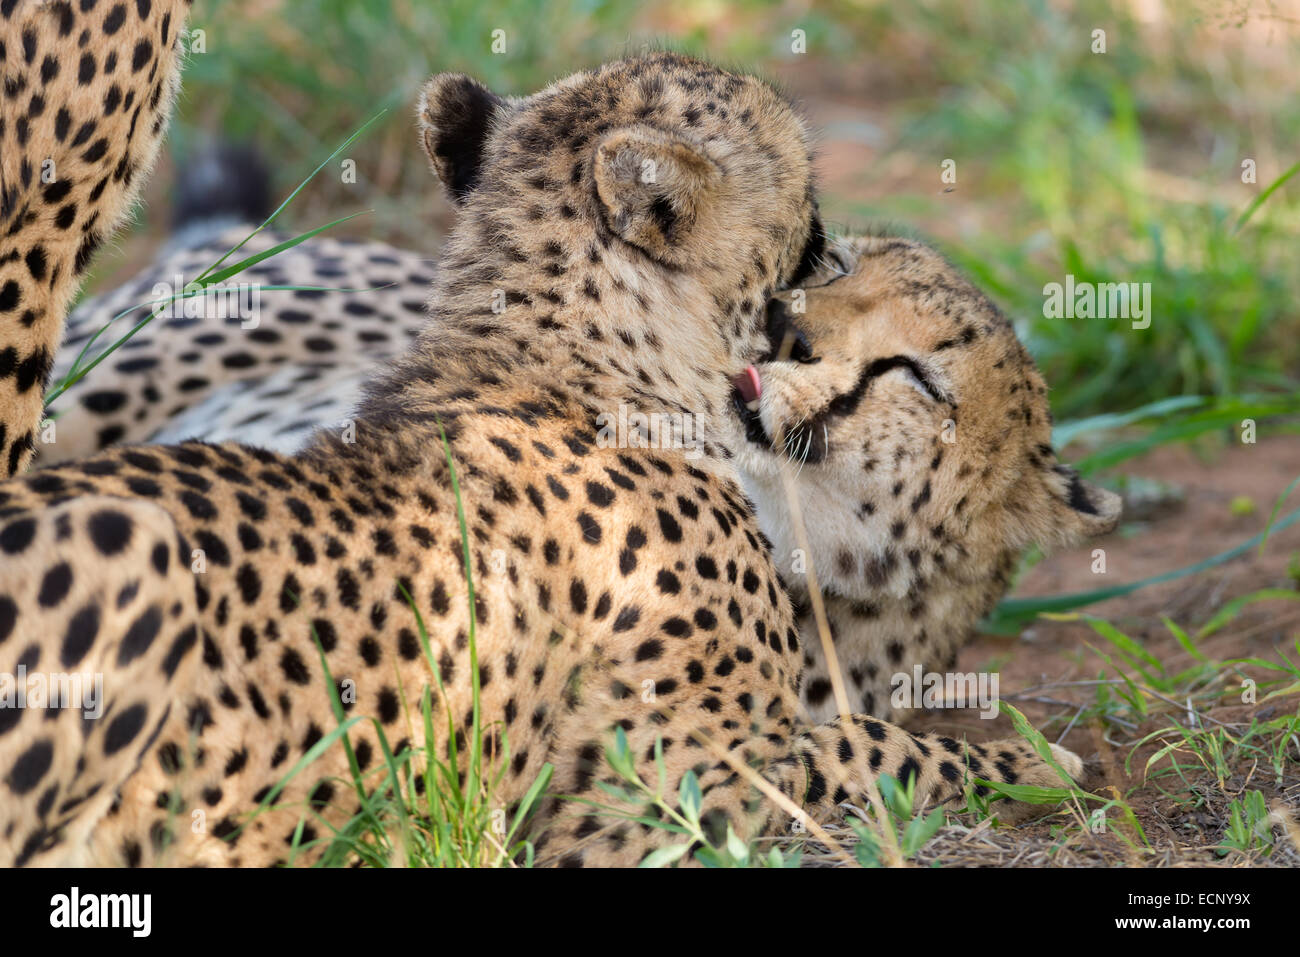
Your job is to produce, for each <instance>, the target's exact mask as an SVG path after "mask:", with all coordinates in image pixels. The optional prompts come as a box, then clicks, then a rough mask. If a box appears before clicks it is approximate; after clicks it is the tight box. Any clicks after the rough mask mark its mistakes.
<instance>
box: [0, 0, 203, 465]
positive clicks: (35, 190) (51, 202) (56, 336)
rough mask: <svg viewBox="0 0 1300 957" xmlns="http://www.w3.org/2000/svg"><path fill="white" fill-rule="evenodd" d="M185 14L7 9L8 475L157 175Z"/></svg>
mask: <svg viewBox="0 0 1300 957" xmlns="http://www.w3.org/2000/svg"><path fill="white" fill-rule="evenodd" d="M188 13H189V4H188V3H181V2H170V0H131V2H127V0H122V2H117V3H113V2H109V0H100V2H95V0H81V2H70V0H56V2H46V0H11V2H6V3H3V4H0V78H2V84H0V323H3V325H4V327H5V329H6V332H5V334H4V343H3V348H0V475H4V476H9V475H15V474H18V473H19V472H21V471H22V470H23V468H24V467H25V466H26V465H27V463H28V461H29V460H30V459H31V455H32V450H33V448H34V444H33V443H34V438H35V436H36V434H37V432H38V431H39V427H40V423H41V421H42V419H43V417H44V416H43V401H42V396H43V394H44V391H45V386H46V383H47V382H48V380H49V374H50V367H51V365H52V363H53V361H54V353H55V350H56V348H57V347H58V345H59V342H60V339H61V337H62V334H63V322H64V316H65V314H66V312H67V309H68V304H69V302H70V301H71V299H72V297H73V295H74V294H75V293H76V290H77V286H78V284H79V282H80V280H81V277H82V275H83V274H84V272H85V269H86V267H87V265H88V263H89V261H90V258H91V257H92V256H93V254H94V252H95V250H96V248H97V247H98V246H99V245H100V243H102V242H103V240H104V238H105V237H107V236H109V235H111V234H112V232H113V230H114V229H116V228H117V226H118V225H119V224H120V222H121V221H122V219H123V218H124V216H125V215H126V212H127V210H128V209H129V208H130V206H131V203H132V202H133V200H134V198H135V196H136V194H137V192H138V190H139V186H140V183H141V181H142V180H143V179H144V176H145V175H146V174H147V173H148V171H149V169H150V167H152V165H153V162H154V158H155V157H156V155H157V152H158V144H159V143H160V142H161V141H162V137H163V133H164V131H165V129H166V126H167V121H168V119H169V117H170V115H171V107H172V102H173V100H174V98H175V95H176V90H177V87H178V84H179V76H180V62H181V58H180V51H179V40H180V32H181V30H182V29H183V28H184V26H185V21H186V17H187V15H188Z"/></svg>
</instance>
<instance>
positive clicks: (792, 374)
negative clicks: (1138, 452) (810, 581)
mask: <svg viewBox="0 0 1300 957" xmlns="http://www.w3.org/2000/svg"><path fill="white" fill-rule="evenodd" d="M767 326H768V332H769V338H770V342H771V345H770V347H769V352H768V354H767V355H766V356H765V357H764V358H765V361H762V362H759V363H757V364H756V365H755V366H754V367H753V369H752V371H750V372H749V374H748V375H747V376H745V377H742V378H740V379H738V381H737V390H736V394H735V396H734V406H735V415H734V416H733V417H732V425H731V427H732V429H733V430H734V432H735V433H738V434H737V435H736V436H735V437H734V438H733V440H732V441H733V447H738V448H740V450H741V451H740V453H739V455H738V460H737V465H738V466H739V467H740V469H741V472H742V474H743V475H744V477H745V481H746V485H747V487H748V489H749V491H750V493H751V494H752V495H753V496H754V497H755V499H756V501H757V502H758V505H759V509H758V511H759V515H760V521H761V522H762V524H763V526H764V531H765V533H766V534H767V535H768V537H769V538H770V539H772V541H773V543H774V555H775V557H776V559H777V561H778V566H779V567H780V568H781V571H782V574H783V576H784V577H785V578H786V580H787V581H788V582H789V583H790V584H791V587H792V588H794V589H795V592H796V594H798V589H799V585H800V583H801V582H802V581H803V580H805V579H806V576H805V575H802V574H800V572H801V571H802V570H803V569H802V568H801V567H800V565H799V562H800V560H801V559H802V560H805V561H806V560H809V559H810V560H811V562H812V564H813V566H814V568H815V570H816V574H817V577H818V579H819V582H820V583H821V585H822V587H823V588H824V589H825V590H827V591H828V592H830V593H831V594H838V595H841V596H843V597H845V598H848V599H852V600H870V599H873V598H878V597H879V596H880V595H881V594H882V593H890V594H893V595H894V596H896V597H898V598H900V599H902V598H905V597H906V596H908V595H909V594H911V595H915V594H917V592H918V589H921V588H923V587H924V586H925V585H926V584H927V583H928V582H932V581H934V580H936V579H939V578H944V577H945V576H947V577H949V578H951V577H953V576H956V577H957V578H960V579H962V580H965V581H975V580H978V579H979V578H980V577H985V578H987V579H988V580H990V581H998V582H1000V583H1001V584H1002V585H1003V586H1004V587H1005V584H1006V581H1007V580H1008V579H1009V575H1010V572H1011V570H1012V569H1013V568H1014V564H1015V561H1014V560H1015V557H1016V556H1018V555H1019V553H1020V551H1021V550H1022V549H1023V548H1024V547H1025V546H1026V545H1028V544H1030V543H1038V544H1040V545H1042V546H1044V547H1051V546H1055V545H1068V544H1073V543H1076V542H1078V541H1080V540H1082V539H1084V538H1086V537H1088V536H1092V535H1097V534H1100V533H1103V532H1107V531H1110V530H1111V529H1113V528H1114V527H1115V525H1116V523H1117V522H1118V520H1119V513H1120V501H1119V497H1118V496H1117V495H1115V494H1114V493H1112V492H1109V491H1106V490H1104V489H1101V488H1097V487H1094V486H1092V485H1090V484H1089V483H1087V482H1084V481H1082V480H1081V479H1080V478H1079V476H1078V475H1077V474H1076V473H1075V472H1074V471H1073V470H1072V469H1070V468H1068V467H1066V466H1064V465H1061V464H1058V462H1057V461H1056V455H1055V453H1054V451H1053V449H1052V447H1051V418H1050V412H1049V410H1048V402H1047V387H1046V385H1045V384H1044V382H1043V379H1042V377H1041V376H1040V375H1039V373H1038V371H1037V370H1036V369H1035V367H1034V364H1033V361H1032V360H1031V359H1030V357H1029V355H1028V353H1027V352H1026V351H1025V349H1024V347H1023V346H1022V345H1021V343H1020V341H1019V340H1018V339H1017V338H1016V334H1015V331H1014V330H1013V328H1012V326H1011V324H1010V323H1009V322H1008V321H1007V319H1006V318H1005V317H1004V316H1003V315H1002V314H1001V313H1000V312H999V311H998V310H997V308H996V307H995V306H994V305H993V304H992V303H990V302H989V300H988V299H987V298H985V297H984V296H983V295H982V294H981V293H980V292H979V291H978V290H976V289H975V288H974V287H973V286H971V285H970V284H969V283H968V282H967V281H966V280H965V278H963V277H962V276H961V275H960V274H959V273H958V272H957V271H956V270H955V269H953V268H952V266H950V265H949V264H948V263H947V262H946V261H945V260H944V259H943V257H942V256H940V255H939V254H938V253H937V252H935V251H934V250H933V249H931V248H929V247H928V246H925V245H924V244H922V243H919V242H915V241H912V240H906V239H899V238H895V237H889V236H880V237H858V238H849V239H845V240H841V241H838V242H836V243H834V244H832V245H831V246H829V247H828V248H827V250H826V253H825V257H824V263H823V266H822V268H821V269H820V270H819V272H818V273H816V274H815V275H814V276H813V277H812V279H811V280H810V282H809V283H808V284H807V285H806V286H805V287H804V288H803V289H800V290H793V291H790V292H786V293H782V294H780V295H778V296H777V297H775V298H774V299H773V300H772V301H771V303H770V304H769V306H768V308H767ZM740 434H743V436H744V438H743V440H741V439H740V437H739V435H740ZM786 466H788V469H786V471H787V474H790V475H793V476H794V481H793V487H794V489H795V490H796V494H797V500H798V505H799V509H800V511H801V513H802V518H803V522H804V525H805V527H806V529H807V539H808V543H809V546H810V550H811V554H806V553H805V552H804V551H802V550H801V545H800V542H799V541H798V540H797V538H796V535H795V533H794V529H793V522H792V520H791V519H792V516H791V507H790V499H789V496H788V495H787V492H786V489H785V488H784V487H783V482H784V480H783V479H782V471H783V468H785V467H786Z"/></svg>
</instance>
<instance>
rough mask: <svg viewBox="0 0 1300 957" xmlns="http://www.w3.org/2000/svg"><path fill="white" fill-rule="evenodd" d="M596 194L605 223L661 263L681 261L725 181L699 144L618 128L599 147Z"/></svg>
mask: <svg viewBox="0 0 1300 957" xmlns="http://www.w3.org/2000/svg"><path fill="white" fill-rule="evenodd" d="M593 173H594V176H595V180H596V194H597V195H598V196H599V197H600V203H601V208H602V214H603V216H604V219H605V223H606V225H607V226H609V228H610V229H612V230H613V231H614V232H615V233H617V234H618V235H619V236H621V237H622V238H623V239H625V240H626V241H627V242H629V243H631V244H632V245H633V246H636V247H638V248H639V249H642V250H644V251H645V252H647V253H649V254H650V255H651V256H653V257H655V258H656V259H660V260H664V261H669V262H672V261H676V260H677V259H678V258H680V257H683V256H684V255H686V253H685V250H683V248H682V243H683V240H685V239H686V238H687V237H688V236H689V234H690V231H691V229H692V228H693V227H694V226H695V223H696V221H697V220H698V219H699V217H700V215H701V213H702V212H703V211H704V210H705V209H706V207H707V205H708V202H709V200H710V199H711V197H712V194H713V193H714V192H715V191H716V189H717V187H718V185H719V183H720V182H721V180H722V171H721V169H720V168H719V167H718V165H717V164H716V163H715V162H714V161H713V160H712V159H710V158H709V157H708V156H707V155H705V153H704V151H703V150H701V149H700V147H699V146H697V145H696V144H694V143H691V142H690V141H688V140H686V139H683V138H681V137H679V136H674V135H672V134H669V133H665V132H663V131H661V130H657V129H654V128H652V127H649V126H643V125H637V126H630V127H626V128H623V129H619V130H615V131H614V132H612V133H610V134H609V135H608V136H606V137H605V138H604V139H603V140H601V142H600V144H599V145H598V146H597V147H596V156H595V161H594V165H593Z"/></svg>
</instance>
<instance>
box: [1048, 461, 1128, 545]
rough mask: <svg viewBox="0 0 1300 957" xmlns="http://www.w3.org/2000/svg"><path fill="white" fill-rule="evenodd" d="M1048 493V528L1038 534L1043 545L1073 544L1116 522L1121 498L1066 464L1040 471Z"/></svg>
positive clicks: (1101, 531) (1105, 529)
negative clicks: (1083, 477)
mask: <svg viewBox="0 0 1300 957" xmlns="http://www.w3.org/2000/svg"><path fill="white" fill-rule="evenodd" d="M1039 474H1040V475H1041V476H1042V481H1043V484H1044V485H1045V486H1046V489H1047V495H1048V502H1049V506H1048V511H1049V515H1048V517H1047V523H1046V524H1048V528H1047V529H1045V530H1044V531H1045V534H1041V535H1040V536H1039V537H1040V541H1041V542H1042V544H1045V545H1065V546H1068V545H1076V544H1078V543H1079V542H1081V541H1083V540H1084V539H1088V538H1092V537H1094V536H1097V535H1104V534H1105V533H1107V532H1110V531H1113V530H1114V529H1115V526H1116V525H1118V524H1119V517H1120V512H1121V511H1122V505H1121V500H1120V497H1119V496H1118V495H1116V494H1115V493H1114V492H1112V491H1110V490H1109V489H1104V488H1101V487H1100V486H1097V485H1093V484H1092V483H1091V482H1085V481H1084V480H1083V479H1081V478H1080V477H1079V473H1078V472H1076V471H1075V470H1074V469H1072V468H1070V467H1069V466H1068V465H1052V466H1048V467H1045V468H1043V469H1042V470H1041V472H1040V473H1039Z"/></svg>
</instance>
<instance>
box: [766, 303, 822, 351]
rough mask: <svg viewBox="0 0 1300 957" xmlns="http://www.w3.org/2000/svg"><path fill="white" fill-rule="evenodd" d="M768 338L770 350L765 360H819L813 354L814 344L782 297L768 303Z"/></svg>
mask: <svg viewBox="0 0 1300 957" xmlns="http://www.w3.org/2000/svg"><path fill="white" fill-rule="evenodd" d="M767 340H768V343H769V351H768V353H767V355H766V356H764V357H763V361H764V362H774V361H780V360H786V361H789V362H802V363H811V362H818V361H819V360H818V359H817V358H816V357H815V356H814V355H813V351H812V344H811V343H810V342H809V341H808V337H807V336H806V335H804V333H803V330H801V329H800V328H799V327H798V326H796V325H795V324H794V320H793V319H792V318H791V316H790V310H789V309H787V308H786V305H785V303H784V302H782V301H781V300H780V299H772V300H770V301H769V302H768V304H767Z"/></svg>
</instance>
